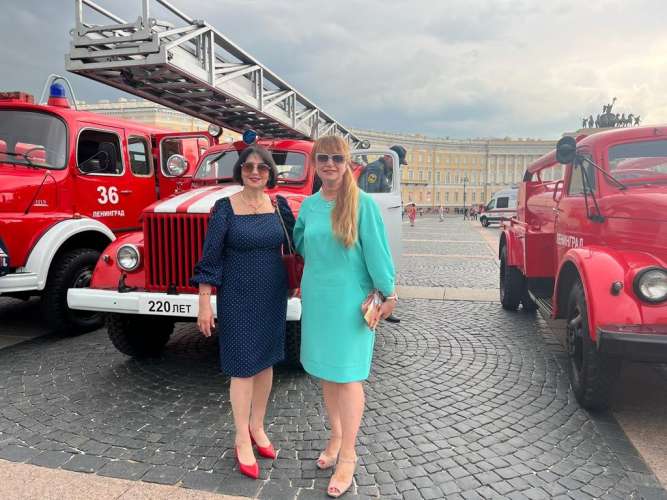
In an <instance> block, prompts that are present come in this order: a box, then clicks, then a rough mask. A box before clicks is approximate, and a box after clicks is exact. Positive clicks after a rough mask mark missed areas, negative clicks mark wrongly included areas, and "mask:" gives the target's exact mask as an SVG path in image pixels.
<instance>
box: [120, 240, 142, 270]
mask: <svg viewBox="0 0 667 500" xmlns="http://www.w3.org/2000/svg"><path fill="white" fill-rule="evenodd" d="M116 262H117V263H118V267H120V268H121V269H122V270H123V271H134V270H135V269H136V268H137V267H139V264H140V263H141V257H140V256H139V249H138V248H137V247H136V246H134V245H122V246H121V247H120V248H119V249H118V252H116Z"/></svg>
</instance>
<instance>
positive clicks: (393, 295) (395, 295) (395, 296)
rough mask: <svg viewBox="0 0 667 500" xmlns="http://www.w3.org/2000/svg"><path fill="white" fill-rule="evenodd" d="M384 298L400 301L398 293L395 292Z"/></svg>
mask: <svg viewBox="0 0 667 500" xmlns="http://www.w3.org/2000/svg"><path fill="white" fill-rule="evenodd" d="M384 300H394V301H396V302H398V295H397V294H395V293H394V294H392V295H387V296H386V297H385V298H384Z"/></svg>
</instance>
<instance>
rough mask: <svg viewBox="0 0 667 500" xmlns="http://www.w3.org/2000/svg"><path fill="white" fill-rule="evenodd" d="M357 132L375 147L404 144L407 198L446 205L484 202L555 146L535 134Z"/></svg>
mask: <svg viewBox="0 0 667 500" xmlns="http://www.w3.org/2000/svg"><path fill="white" fill-rule="evenodd" d="M354 133H355V134H357V135H359V136H361V137H363V138H364V139H367V140H368V141H370V142H371V145H372V147H389V146H392V145H394V144H400V145H402V146H403V147H404V148H405V149H406V150H407V157H406V161H407V162H408V164H407V165H403V166H402V167H401V186H402V187H401V189H402V195H403V202H404V203H410V202H414V203H415V204H416V205H417V206H419V207H424V208H427V207H430V208H436V207H439V206H440V205H442V206H444V207H448V208H462V207H465V206H468V207H469V206H471V205H477V204H481V203H483V204H486V203H487V202H488V201H489V200H490V198H491V197H492V195H493V193H495V192H496V191H499V190H502V189H507V188H509V187H510V186H512V185H515V184H517V183H519V182H521V179H522V178H523V174H524V172H525V170H526V167H528V165H530V164H531V163H532V162H534V161H535V160H537V159H538V158H540V157H541V156H543V155H544V154H546V153H548V152H549V151H551V150H552V149H554V148H555V147H556V141H555V140H553V141H549V140H533V139H488V140H487V139H470V140H455V139H434V138H428V137H424V136H421V135H409V134H388V133H382V132H373V131H369V130H354Z"/></svg>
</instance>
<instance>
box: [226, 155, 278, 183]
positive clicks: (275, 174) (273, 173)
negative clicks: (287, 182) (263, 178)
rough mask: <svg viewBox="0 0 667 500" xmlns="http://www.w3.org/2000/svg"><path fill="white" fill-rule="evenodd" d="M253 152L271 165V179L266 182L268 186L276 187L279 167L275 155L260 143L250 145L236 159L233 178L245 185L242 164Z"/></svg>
mask: <svg viewBox="0 0 667 500" xmlns="http://www.w3.org/2000/svg"><path fill="white" fill-rule="evenodd" d="M253 153H254V154H256V155H257V156H259V157H260V158H261V159H262V161H263V162H264V163H266V164H267V165H268V166H269V180H268V182H267V183H266V187H268V188H273V187H276V179H277V178H278V169H277V168H276V162H275V161H273V156H272V155H271V152H270V151H269V150H268V149H266V148H263V147H262V146H260V145H258V144H255V145H253V146H248V147H247V148H245V149H244V150H243V151H241V154H240V155H239V158H238V160H236V163H234V170H233V174H232V176H233V179H234V180H235V181H236V182H238V183H239V184H241V185H243V177H241V166H242V165H243V164H244V163H245V162H246V160H247V159H248V156H250V155H251V154H253Z"/></svg>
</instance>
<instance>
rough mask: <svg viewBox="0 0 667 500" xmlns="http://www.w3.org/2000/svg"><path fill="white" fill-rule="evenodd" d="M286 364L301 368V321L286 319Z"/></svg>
mask: <svg viewBox="0 0 667 500" xmlns="http://www.w3.org/2000/svg"><path fill="white" fill-rule="evenodd" d="M285 329H286V331H285V361H284V362H283V363H284V364H285V365H286V366H290V367H292V368H301V321H288V322H287V326H286V327H285Z"/></svg>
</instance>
